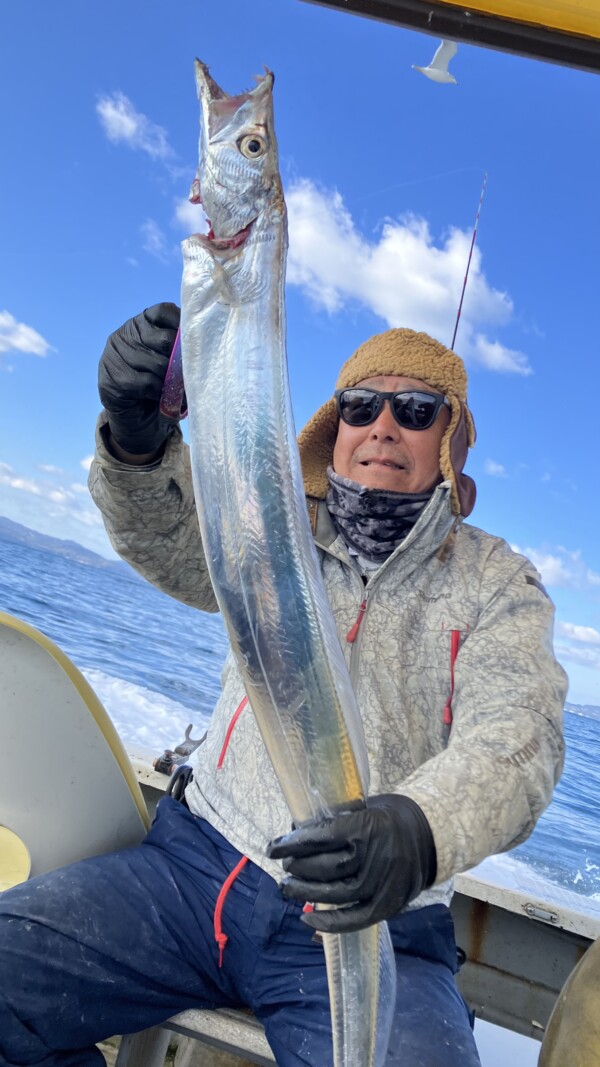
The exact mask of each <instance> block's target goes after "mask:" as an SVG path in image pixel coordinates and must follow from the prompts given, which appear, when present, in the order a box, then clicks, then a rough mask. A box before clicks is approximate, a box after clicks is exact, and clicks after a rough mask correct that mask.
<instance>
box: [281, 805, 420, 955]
mask: <svg viewBox="0 0 600 1067" xmlns="http://www.w3.org/2000/svg"><path fill="white" fill-rule="evenodd" d="M267 855H268V856H269V857H270V859H281V860H283V868H284V870H285V871H286V872H287V873H288V877H287V878H284V880H283V882H282V884H281V888H282V891H283V895H284V896H285V897H288V898H294V899H295V900H304V901H307V900H309V901H311V902H312V903H315V904H316V903H319V904H350V905H351V906H350V907H347V908H346V907H345V908H338V909H336V910H335V911H329V910H325V911H312V912H307V913H305V914H304V915H303V916H302V919H303V921H304V922H305V923H307V924H308V926H312V927H313V929H314V930H322V931H323V932H324V933H333V934H337V933H347V932H349V931H351V930H363V929H365V927H367V926H371V925H372V924H373V923H378V922H382V921H383V920H384V919H389V918H391V916H392V915H395V914H396V912H397V911H400V909H401V908H403V907H404V905H405V904H408V902H409V901H410V900H413V899H414V897H416V896H418V895H419V893H420V892H421V891H422V890H423V889H426V888H427V886H430V885H431V884H432V883H433V882H434V881H435V876H436V871H437V858H436V852H435V844H434V841H433V834H432V833H431V828H430V826H429V823H428V822H427V819H426V818H425V815H424V814H423V812H422V811H421V809H420V807H419V805H418V804H415V802H414V800H411V799H410V798H409V797H403V796H399V795H398V794H396V793H388V794H384V795H382V796H374V797H369V799H368V801H367V806H366V807H365V808H361V809H360V810H359V811H350V812H343V813H342V814H340V815H336V816H335V817H334V818H333V819H327V820H326V821H324V822H320V823H313V824H312V825H310V826H304V827H302V828H301V829H299V830H293V831H292V833H290V834H286V835H285V836H284V837H278V838H276V839H275V840H274V841H271V843H270V844H269V846H268V848H267Z"/></svg>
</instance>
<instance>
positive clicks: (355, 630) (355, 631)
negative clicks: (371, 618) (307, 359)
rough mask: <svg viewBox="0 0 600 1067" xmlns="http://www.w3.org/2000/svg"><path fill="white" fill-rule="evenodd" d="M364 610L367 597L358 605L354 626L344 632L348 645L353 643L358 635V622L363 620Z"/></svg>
mask: <svg viewBox="0 0 600 1067" xmlns="http://www.w3.org/2000/svg"><path fill="white" fill-rule="evenodd" d="M366 610H367V598H366V597H365V599H364V600H363V602H362V604H361V605H360V607H359V609H358V615H357V617H356V622H355V623H354V626H353V627H352V629H350V630H348V633H347V634H346V641H347V642H348V644H349V645H353V644H354V642H355V641H356V638H357V637H358V631H359V630H360V624H361V622H362V620H363V615H364V613H365V611H366Z"/></svg>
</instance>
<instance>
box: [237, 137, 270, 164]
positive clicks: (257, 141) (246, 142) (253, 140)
mask: <svg viewBox="0 0 600 1067" xmlns="http://www.w3.org/2000/svg"><path fill="white" fill-rule="evenodd" d="M238 148H239V150H240V152H241V153H242V155H243V156H245V157H246V159H260V157H261V156H264V154H265V152H266V150H267V143H266V141H265V140H264V138H262V137H259V135H258V134H256V133H249V134H246V136H245V137H242V139H241V141H239V142H238Z"/></svg>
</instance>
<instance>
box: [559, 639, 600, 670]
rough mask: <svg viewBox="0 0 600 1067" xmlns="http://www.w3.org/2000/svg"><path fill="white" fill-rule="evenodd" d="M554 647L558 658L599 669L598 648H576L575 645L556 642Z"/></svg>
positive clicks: (599, 654)
mask: <svg viewBox="0 0 600 1067" xmlns="http://www.w3.org/2000/svg"><path fill="white" fill-rule="evenodd" d="M554 648H555V651H556V655H557V657H558V659H560V660H568V661H570V662H571V663H578V664H579V665H580V666H582V667H591V668H592V670H597V671H600V649H599V650H598V651H596V649H594V648H578V647H577V646H573V645H562V644H558V643H557V644H556V645H555V646H554Z"/></svg>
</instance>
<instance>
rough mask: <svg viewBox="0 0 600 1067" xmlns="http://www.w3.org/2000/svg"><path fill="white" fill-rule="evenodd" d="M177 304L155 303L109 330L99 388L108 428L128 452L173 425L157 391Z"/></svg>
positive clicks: (160, 437) (150, 448)
mask: <svg viewBox="0 0 600 1067" xmlns="http://www.w3.org/2000/svg"><path fill="white" fill-rule="evenodd" d="M179 314H180V312H179V308H178V307H177V306H176V305H175V304H156V305H155V307H151V308H147V309H146V310H145V311H142V313H141V315H136V316H135V318H134V319H128V320H127V322H126V323H125V324H124V325H123V326H121V328H120V329H119V330H115V332H114V333H111V335H110V337H109V338H108V341H107V342H106V347H105V349H104V352H103V353H102V356H101V359H100V366H99V368H98V391H99V393H100V400H101V401H102V404H103V405H104V407H105V408H106V412H107V415H108V424H109V427H110V432H111V434H112V436H113V437H114V438H115V440H116V442H117V444H119V445H120V446H121V448H124V449H125V451H126V452H131V453H133V454H134V455H142V454H147V453H150V452H155V451H156V450H157V449H158V448H160V446H161V445H162V444H164V442H165V441H166V439H167V437H169V435H170V434H171V433H172V431H173V429H174V427H175V426H176V425H177V423H176V422H175V421H173V420H172V419H168V418H167V417H166V416H165V415H161V413H160V410H159V405H160V397H161V393H162V388H163V384H164V380H165V374H166V373H167V367H168V365H169V358H170V356H171V352H172V350H173V345H174V343H175V336H176V334H177V329H178V327H179Z"/></svg>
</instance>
